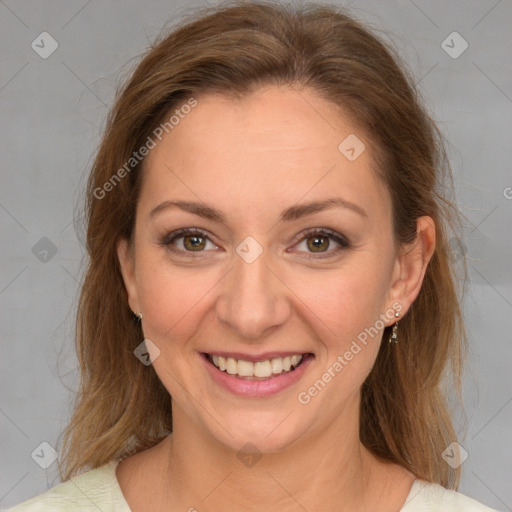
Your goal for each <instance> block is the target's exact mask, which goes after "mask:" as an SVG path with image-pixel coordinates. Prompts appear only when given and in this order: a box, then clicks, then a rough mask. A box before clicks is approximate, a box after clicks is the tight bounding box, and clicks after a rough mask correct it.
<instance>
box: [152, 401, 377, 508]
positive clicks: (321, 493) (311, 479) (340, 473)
mask: <svg viewBox="0 0 512 512" xmlns="http://www.w3.org/2000/svg"><path fill="white" fill-rule="evenodd" d="M356 402H357V403H355V404H353V405H354V407H355V408H356V409H357V408H358V405H359V403H358V400H357V401H356ZM356 412H357V411H356ZM346 418H353V420H350V421H349V420H347V419H346ZM357 420H358V414H357V413H356V414H354V411H350V414H346V415H344V417H343V416H340V418H339V420H337V421H335V422H333V423H332V424H330V425H329V426H328V427H326V428H325V429H324V430H323V431H322V432H315V435H310V436H308V437H305V436H304V437H302V438H301V439H299V440H297V441H296V442H294V443H292V444H291V445H289V446H288V447H287V448H286V449H284V450H282V451H279V452H278V453H265V454H256V455H253V456H252V458H251V457H250V456H246V457H242V456H241V454H237V452H236V451H234V450H232V449H230V448H229V447H226V446H225V445H222V444H220V443H218V442H217V441H216V440H215V439H214V438H212V437H211V435H209V433H208V432H205V430H204V429H201V428H200V427H199V426H197V425H196V424H195V423H193V422H191V421H190V420H189V418H187V417H186V415H185V414H183V411H181V410H180V409H179V407H173V433H172V435H170V436H169V437H168V438H167V439H166V440H165V442H164V443H163V447H162V448H163V457H164V458H165V462H164V466H163V467H164V468H165V469H164V471H163V475H162V476H163V478H164V479H165V480H164V485H165V482H167V489H168V490H169V491H168V492H167V493H166V494H167V499H168V501H167V503H169V502H172V503H180V504H182V506H183V507H184V510H188V509H190V508H191V509H193V508H197V509H198V510H223V509H225V507H226V504H228V503H229V505H230V509H235V510H268V511H274V510H276V511H277V510H279V511H280V512H286V511H288V510H290V511H291V510H294V511H296V510H298V509H299V508H303V509H305V510H329V509H333V510H347V511H348V510H350V511H356V510H363V509H364V508H365V503H364V502H365V500H367V499H368V500H369V499H370V497H371V496H373V495H374V494H375V486H374V477H376V471H377V466H378V465H379V463H378V462H377V461H376V459H375V458H374V457H373V456H372V455H371V454H370V453H369V452H368V451H367V450H366V449H365V448H364V446H363V445H362V444H361V443H360V441H359V425H358V421H357ZM260 455H261V457H260ZM169 482H173V484H172V487H171V486H170V485H169ZM381 490H382V489H381ZM171 500H172V501H171ZM298 507H299V508H298Z"/></svg>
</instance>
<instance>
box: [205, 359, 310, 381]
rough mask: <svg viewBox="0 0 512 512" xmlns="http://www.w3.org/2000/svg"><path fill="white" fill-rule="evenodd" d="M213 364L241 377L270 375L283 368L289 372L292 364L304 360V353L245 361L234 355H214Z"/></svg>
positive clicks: (294, 364)
mask: <svg viewBox="0 0 512 512" xmlns="http://www.w3.org/2000/svg"><path fill="white" fill-rule="evenodd" d="M212 360H213V364H214V365H215V366H216V367H217V368H218V369H219V370H222V371H225V372H227V373H229V374H230V375H238V376H240V377H270V376H271V375H272V374H274V375H277V374H279V373H281V372H282V371H283V370H284V371H285V372H289V371H290V369H291V368H292V366H293V367H294V368H295V367H296V366H297V365H298V364H299V363H300V362H301V360H302V355H293V356H286V357H274V358H273V359H266V360H265V361H256V362H255V363H253V362H252V361H244V360H243V359H233V358H232V357H227V358H226V357H222V356H214V355H212Z"/></svg>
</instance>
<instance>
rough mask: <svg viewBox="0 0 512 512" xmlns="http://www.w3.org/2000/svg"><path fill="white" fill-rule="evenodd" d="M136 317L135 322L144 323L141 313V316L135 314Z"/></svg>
mask: <svg viewBox="0 0 512 512" xmlns="http://www.w3.org/2000/svg"><path fill="white" fill-rule="evenodd" d="M134 315H135V320H137V322H141V321H142V312H141V313H139V314H136V313H134Z"/></svg>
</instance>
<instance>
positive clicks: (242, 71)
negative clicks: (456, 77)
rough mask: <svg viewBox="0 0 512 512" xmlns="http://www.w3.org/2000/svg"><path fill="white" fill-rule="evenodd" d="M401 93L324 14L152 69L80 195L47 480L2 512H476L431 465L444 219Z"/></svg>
mask: <svg viewBox="0 0 512 512" xmlns="http://www.w3.org/2000/svg"><path fill="white" fill-rule="evenodd" d="M411 83H412V82H411V79H410V78H408V76H407V74H406V73H405V71H404V70H403V68H402V66H401V65H400V61H399V59H398V57H396V56H395V55H394V54H393V53H392V51H391V50H390V49H389V48H387V47H386V46H385V45H384V44H383V43H382V42H380V41H379V40H377V39H376V38H375V36H374V35H372V34H371V33H370V32H369V31H368V30H367V29H366V28H364V27H363V26H362V25H361V24H359V23H357V22H356V21H354V20H353V19H351V18H350V17H348V16H347V15H346V14H343V13H342V12H340V11H338V10H335V9H334V8H331V7H322V6H314V5H311V6H309V7H307V8H301V9H296V10H292V9H291V8H289V7H288V8H285V7H280V6H278V5H277V4H275V3H252V2H251V3H249V2H244V3H238V4H234V5H230V6H224V7H219V8H216V9H212V10H211V11H208V12H206V13H203V12H202V13H200V16H198V17H197V18H196V19H194V20H191V21H189V22H188V23H187V24H186V25H183V26H182V27H181V28H178V29H176V30H175V31H174V32H172V33H171V34H170V35H169V36H168V37H165V38H164V39H163V40H162V41H161V42H160V43H159V44H158V45H156V46H155V47H154V48H153V49H151V51H149V52H148V54H147V55H146V56H145V57H144V59H143V60H142V62H141V63H140V64H139V66H138V67H137V69H136V70H135V72H134V74H133V76H132V77H131V79H130V80H129V82H128V83H127V84H126V86H125V87H124V89H123V90H122V91H121V92H120V94H119V96H118V98H117V101H116V104H115V106H114V108H113V111H112V113H111V115H110V118H109V122H108V126H107V129H106V132H105V134H104V138H103V141H102V144H101V146H100V149H99V152H98V155H97V157H96V160H95V163H94V166H93V169H92V173H91V176H90V180H89V184H88V202H87V214H88V232H87V242H88V245H87V247H88V252H89V256H90V264H89V268H88V271H87V275H86V279H85V282H84V285H83V289H82V293H81V300H80V305H79V311H78V323H77V347H78V355H79V359H80V363H81V375H82V381H81V389H80V393H79V395H78V397H77V402H76V407H75V411H74V414H73V417H72V419H71V422H70V424H69V426H68V428H67V430H66V432H65V456H64V458H63V461H61V475H62V479H63V480H64V481H65V483H63V484H61V485H59V486H57V487H55V488H54V489H51V490H49V491H47V492H46V493H44V494H43V495H40V496H38V497H35V498H33V499H32V500H29V501H27V502H25V503H24V504H21V505H19V506H18V507H14V508H13V509H12V510H14V511H21V510H52V511H54V510H88V509H91V510H93V509H94V510H97V509H100V510H102V511H107V510H116V511H117V510H121V511H128V510H131V511H133V512H144V511H152V512H159V511H163V510H166V511H168V510H189V511H194V510H199V511H218V510H227V509H229V510H244V511H245V510H254V511H256V510H258V511H259V510H265V511H268V510H270V511H272V510H276V511H277V510H279V511H281V512H282V511H292V510H308V511H316V510H340V511H342V510H343V511H345V510H347V511H348V510H350V511H351V512H354V511H356V512H357V511H362V510H379V511H381V512H392V511H398V510H400V511H406V512H412V511H420V510H432V511H433V510H450V511H462V510H464V511H487V510H490V509H489V508H487V507H485V506H484V505H482V504H479V503H478V502H476V501H475V500H473V499H471V498H469V497H466V496H463V495H462V494H459V493H457V492H455V491H454V490H453V489H456V488H457V485H458V480H459V473H460V464H448V463H447V462H446V460H445V459H446V450H449V453H450V454H451V455H450V457H452V458H454V459H457V458H458V457H459V453H458V452H457V449H456V447H457V446H458V445H456V444H454V443H455V442H456V434H455V432H454V429H453V426H452V423H451V420H450V416H449V413H448V410H447V407H446V405H445V398H444V395H443V392H442V390H441V387H440V384H441V375H442V374H443V371H444V370H445V367H446V366H447V365H451V366H450V367H451V368H452V369H453V370H454V372H453V373H454V382H455V384H456V387H457V386H458V385H459V384H460V362H461V356H462V348H463V344H464V340H465V338H464V329H463V325H462V321H461V311H460V309H459V297H458V294H457V290H456V286H455V269H454V268H453V265H452V262H451V261H450V259H449V251H448V250H447V246H446V243H447V235H448V230H449V229H451V228H453V227H454V226H455V227H456V226H457V224H456V221H457V214H456V210H455V208H454V207H453V206H452V205H451V203H450V202H449V196H448V193H447V191H449V184H450V173H449V167H448V165H447V162H446V157H445V153H444V150H443V145H442V139H441V137H440V135H439V133H438V131H437V129H436V127H435V125H434V123H433V122H432V121H431V119H430V118H429V117H428V115H427V114H426V113H425V111H424V109H423V107H422V106H421V104H420V103H419V101H418V97H417V93H416V92H415V91H414V88H413V87H412V85H411ZM143 340H144V341H143ZM171 411H172V414H171ZM450 450H451V451H450ZM84 470H88V471H86V472H85V473H83V474H81V475H80V476H78V477H76V475H77V474H78V473H79V472H80V471H82V472H83V471H84ZM71 477H75V478H74V479H73V480H70V478H71ZM31 507H33V508H31Z"/></svg>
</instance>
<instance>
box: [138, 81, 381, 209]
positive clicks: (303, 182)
mask: <svg viewBox="0 0 512 512" xmlns="http://www.w3.org/2000/svg"><path fill="white" fill-rule="evenodd" d="M196 101H197V105H196V106H195V107H194V108H192V109H190V112H189V113H188V114H186V115H182V116H180V119H179V122H178V123H177V124H175V125H174V127H173V128H172V130H170V131H169V133H168V134H165V135H164V137H163V139H162V141H161V142H159V143H158V144H157V146H156V148H155V149H153V150H152V151H151V152H150V154H149V155H148V157H147V160H146V165H145V170H144V172H145V178H144V186H143V194H141V201H145V198H147V197H151V198H153V199H154V200H155V201H156V200H157V199H156V198H157V197H158V199H161V200H166V199H169V198H168V197H165V196H166V195H169V194H171V195H173V197H178V196H180V197H181V196H183V195H185V196H187V197H189V198H191V199H192V198H193V199H194V200H197V199H200V200H205V201H206V202H208V203H215V202H221V203H222V204H226V202H227V200H228V199H231V202H232V204H233V206H235V205H236V204H238V206H239V207H240V208H243V207H244V206H245V207H248V206H250V205H252V206H254V207H257V208H258V209H260V208H261V206H262V203H261V202H262V201H264V202H265V203H266V207H267V208H271V206H272V204H275V205H279V206H283V207H285V206H288V205H289V203H290V202H298V201H300V200H301V197H305V196H306V195H307V200H316V199H322V198H324V197H326V194H328V195H330V196H332V195H333V192H334V193H335V192H339V194H341V195H342V196H344V197H345V198H346V199H348V200H354V201H355V200H356V199H358V200H359V201H360V202H363V203H366V204H367V205H368V206H371V204H372V203H375V202H377V203H382V202H383V201H382V195H383V193H384V192H385V191H384V187H383V184H382V183H381V181H380V179H379V178H378V177H377V176H376V173H375V172H374V170H373V160H372V156H371V154H372V151H371V145H370V143H369V141H368V139H367V137H366V136H365V134H364V133H363V131H362V130H361V128H359V126H358V124H357V123H355V122H354V121H353V120H352V119H351V118H350V117H349V116H348V115H346V114H345V113H344V112H343V111H342V109H341V108H339V107H337V106H336V105H334V104H332V103H331V102H328V101H326V100H324V99H322V98H320V97H319V96H318V95H316V94H315V93H314V92H312V91H311V90H307V89H306V90H304V89H302V90H300V89H296V88H294V87H277V86H269V87H265V88H262V89H259V90H257V91H256V92H254V93H252V94H250V95H248V96H245V97H243V98H241V99H236V98H232V97H228V96H224V95H219V94H205V95H202V96H198V97H196ZM187 110H188V109H187ZM343 141H348V142H347V143H344V142H343ZM340 143H341V147H340ZM363 144H364V146H363ZM352 148H353V149H354V151H355V154H356V156H357V154H358V153H360V154H359V156H357V158H355V159H353V155H354V152H352V153H350V152H348V153H347V151H346V150H347V149H349V150H350V149H352ZM363 148H364V149H363ZM347 155H348V156H350V157H351V158H347ZM144 191H145V192H146V193H145V194H144ZM227 192H231V193H232V194H230V195H228V194H227ZM235 193H236V196H235V195H234V194H235ZM194 196H195V197H194ZM349 198H351V199H349ZM379 198H380V202H379V201H378V199H379ZM362 206H363V207H364V205H362ZM385 210H386V208H384V209H383V211H382V212H380V213H386V212H385Z"/></svg>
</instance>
